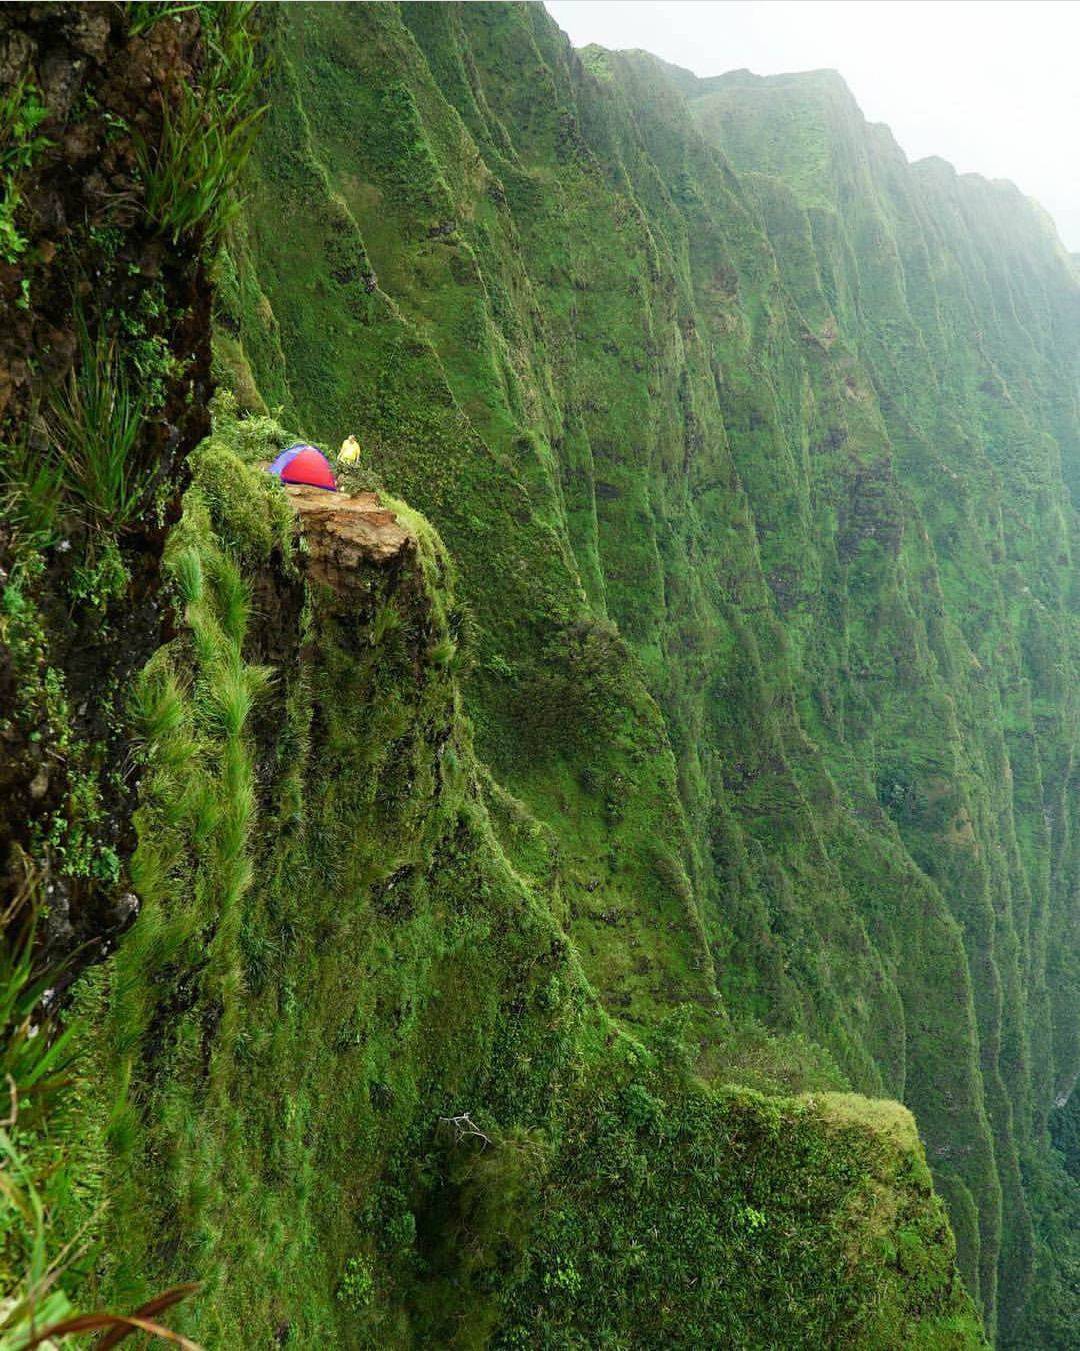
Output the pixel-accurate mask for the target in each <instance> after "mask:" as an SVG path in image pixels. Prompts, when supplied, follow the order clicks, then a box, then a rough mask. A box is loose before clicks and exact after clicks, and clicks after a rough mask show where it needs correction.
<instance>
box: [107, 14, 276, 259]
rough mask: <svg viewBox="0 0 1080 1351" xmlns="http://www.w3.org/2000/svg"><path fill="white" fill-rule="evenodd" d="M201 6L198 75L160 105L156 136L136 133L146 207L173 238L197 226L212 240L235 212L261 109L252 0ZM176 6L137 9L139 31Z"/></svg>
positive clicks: (163, 231)
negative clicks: (152, 11) (202, 45)
mask: <svg viewBox="0 0 1080 1351" xmlns="http://www.w3.org/2000/svg"><path fill="white" fill-rule="evenodd" d="M198 9H199V12H200V17H201V19H202V23H203V35H204V40H205V42H206V45H207V64H206V69H205V70H204V72H203V75H202V78H201V79H200V81H199V82H198V83H197V84H195V85H190V86H189V85H183V86H181V90H180V94H179V97H178V101H177V104H176V106H175V107H173V106H170V105H168V104H165V105H163V107H162V120H161V133H160V138H159V140H158V141H157V143H156V144H154V145H150V144H149V143H148V142H147V141H146V139H145V138H143V137H141V136H137V137H136V151H137V154H138V158H139V167H140V170H141V173H142V178H143V188H144V194H145V205H146V211H147V213H148V215H149V216H150V218H151V219H152V220H153V221H154V222H155V223H156V225H157V227H158V229H160V230H161V231H162V233H164V234H167V235H169V236H170V238H171V239H172V241H173V243H174V244H175V243H177V242H178V240H179V239H180V237H181V236H182V235H186V234H191V233H194V232H196V231H199V232H201V233H202V235H203V237H204V238H205V239H206V240H207V241H208V242H210V243H212V242H213V241H214V240H216V239H217V238H218V236H219V235H220V234H221V232H222V231H223V230H224V229H225V227H226V226H227V225H228V224H229V222H230V221H231V220H232V219H233V218H234V216H235V215H236V213H237V211H238V210H239V207H240V200H239V197H238V185H239V180H240V174H241V172H242V170H243V167H244V162H245V160H246V159H247V156H248V154H249V152H250V150H251V146H252V144H253V142H254V139H255V134H256V131H257V129H258V123H259V121H260V119H261V117H262V115H263V113H264V112H265V109H264V108H260V107H256V106H255V97H256V92H257V88H258V84H259V81H260V79H261V77H262V70H261V68H260V62H259V56H258V54H257V50H256V47H255V44H254V43H253V41H252V34H251V30H252V23H253V15H254V12H255V6H254V4H249V3H246V2H245V3H237V4H229V5H200V6H198ZM176 12H178V10H177V7H175V6H166V7H165V8H164V10H162V11H159V13H158V14H157V15H156V16H155V15H149V14H147V13H145V12H139V13H136V14H134V15H133V16H132V23H133V25H135V26H137V27H136V31H138V27H145V26H147V24H148V23H150V22H155V21H160V20H161V19H162V18H167V17H168V16H169V15H170V14H172V13H176Z"/></svg>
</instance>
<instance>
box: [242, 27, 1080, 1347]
mask: <svg viewBox="0 0 1080 1351" xmlns="http://www.w3.org/2000/svg"><path fill="white" fill-rule="evenodd" d="M279 20H280V32H279V35H278V40H279V46H280V64H279V68H278V72H277V75H276V77H275V89H274V99H273V106H272V108H271V111H270V114H269V118H268V124H267V129H266V132H265V134H264V135H263V137H262V139H261V142H260V146H259V148H258V150H257V154H256V158H257V167H256V173H255V176H254V182H253V197H252V202H251V205H250V208H249V210H248V211H247V213H246V216H245V220H244V223H243V230H242V237H241V238H239V239H238V240H237V241H236V242H234V245H233V247H232V251H231V259H230V269H227V274H226V275H225V276H224V277H223V305H222V316H221V317H222V323H223V327H224V329H225V331H226V333H227V334H228V335H229V336H230V339H231V347H230V350H231V351H232V353H233V357H234V360H241V359H242V358H241V357H240V353H241V351H242V353H243V354H244V355H245V356H246V359H247V360H248V361H250V363H251V370H252V371H253V372H254V375H255V382H256V383H257V385H258V387H259V389H260V390H261V391H262V394H263V396H264V397H265V398H266V400H267V401H268V402H269V403H271V404H274V403H282V404H283V405H284V406H285V407H286V409H287V411H288V416H289V417H290V419H291V420H293V421H294V422H296V423H297V424H298V425H302V426H303V427H304V429H305V431H306V432H307V433H308V434H309V435H315V436H322V437H324V438H325V439H326V440H327V441H328V442H331V443H333V442H335V441H336V440H337V439H338V438H340V436H341V435H343V434H344V433H345V431H347V430H355V431H356V432H357V433H358V434H359V436H360V440H361V442H362V444H364V446H365V447H366V449H367V454H368V460H369V463H370V465H371V467H372V472H373V473H374V475H375V476H377V477H380V478H381V479H382V481H384V482H385V483H386V485H387V486H389V487H390V488H391V489H392V491H394V492H395V493H399V494H401V495H402V496H405V497H407V498H408V499H409V500H410V501H411V502H413V503H414V504H415V505H416V506H418V507H419V508H420V509H422V510H423V511H424V512H425V513H426V514H427V515H428V516H429V517H430V518H431V519H432V520H433V521H434V523H435V524H436V525H437V527H438V529H439V531H440V533H441V535H442V537H443V538H444V539H445V541H446V543H447V546H448V547H449V549H450V551H451V553H452V554H453V556H454V557H455V559H456V560H457V561H458V563H459V565H460V571H461V582H460V593H461V595H462V596H463V598H464V600H465V602H466V604H467V606H468V607H469V610H470V612H471V615H472V618H473V623H474V626H475V638H474V651H475V654H476V660H475V665H474V668H473V669H472V670H471V671H470V672H469V674H468V676H467V679H466V682H465V696H466V703H467V706H468V708H469V710H470V713H471V715H472V717H473V719H474V721H475V725H476V736H477V745H478V749H479V751H480V754H481V756H482V757H483V759H484V760H485V762H486V763H487V764H488V765H489V766H490V767H491V770H492V772H493V774H494V775H495V778H496V779H497V780H498V781H499V782H500V783H501V784H503V785H505V787H506V788H508V789H509V790H510V791H511V792H512V793H513V794H514V795H515V796H516V797H518V798H519V799H520V800H521V801H522V802H523V803H524V804H525V806H526V808H527V810H528V811H529V812H530V813H531V814H532V815H533V816H535V817H536V818H537V819H538V820H539V821H540V822H542V823H543V828H544V829H545V830H546V831H550V832H552V834H553V836H554V838H555V839H556V840H557V843H558V851H559V862H560V868H561V870H562V876H563V879H564V883H563V887H562V890H561V893H560V896H561V899H560V901H559V902H558V910H557V919H558V920H559V922H560V923H563V924H565V926H566V927H567V929H568V932H569V933H570V935H571V936H572V938H573V941H574V943H575V946H576V948H577V949H578V951H579V952H580V954H581V960H582V964H583V967H584V971H585V973H586V975H587V977H588V979H589V980H590V981H591V982H592V984H593V985H594V986H595V987H596V989H597V990H598V991H599V993H600V996H601V998H602V1000H603V1001H604V1004H605V1006H606V1008H607V1010H608V1012H609V1013H610V1014H611V1015H613V1016H615V1017H617V1018H619V1019H620V1020H622V1021H623V1022H624V1024H625V1025H626V1026H628V1027H630V1028H632V1029H633V1030H634V1034H635V1035H636V1036H639V1037H644V1038H646V1039H647V1038H648V1036H649V1035H650V1029H651V1028H654V1027H655V1026H656V1025H657V1024H658V1023H661V1022H662V1021H663V1019H664V1017H665V1010H666V1009H669V1008H671V1007H673V1006H682V1007H684V1008H685V1007H686V1006H687V1005H688V1004H689V1005H690V1006H691V1007H692V1008H693V1009H694V1010H695V1012H694V1016H693V1018H692V1020H691V1024H690V1029H689V1034H690V1035H691V1036H692V1038H693V1039H694V1043H695V1045H696V1046H697V1048H698V1067H699V1069H700V1070H701V1071H702V1072H704V1073H705V1074H707V1075H709V1076H711V1077H713V1078H715V1079H716V1080H717V1081H721V1082H722V1081H725V1080H732V1079H736V1080H739V1079H741V1080H743V1081H750V1082H755V1083H758V1084H760V1085H761V1086H763V1087H768V1086H769V1085H770V1084H774V1085H775V1084H777V1083H785V1084H787V1085H788V1086H789V1087H792V1088H796V1089H797V1088H802V1087H810V1086H832V1087H839V1086H847V1087H850V1088H853V1089H855V1090H857V1091H860V1092H865V1093H869V1094H872V1095H882V1094H885V1095H892V1096H896V1097H898V1098H901V1099H902V1100H903V1101H904V1102H905V1103H907V1104H908V1105H909V1106H910V1107H911V1109H912V1110H913V1112H914V1114H915V1117H916V1121H917V1123H918V1127H919V1130H920V1133H921V1135H922V1138H923V1140H924V1141H925V1144H926V1148H927V1153H928V1157H929V1161H930V1164H931V1167H932V1169H933V1170H934V1175H935V1179H936V1182H937V1185H938V1186H939V1187H940V1188H941V1190H942V1192H943V1194H944V1195H945V1197H946V1198H947V1201H948V1205H949V1210H950V1216H951V1219H952V1223H953V1226H954V1228H955V1230H956V1233H957V1237H958V1242H959V1247H960V1257H961V1263H962V1268H963V1271H964V1274H965V1278H966V1280H967V1283H968V1285H969V1288H970V1289H971V1290H972V1291H973V1293H975V1294H976V1295H977V1297H978V1299H979V1301H980V1303H981V1305H982V1308H983V1310H984V1313H985V1315H986V1318H987V1322H988V1326H990V1327H991V1329H992V1328H993V1327H994V1326H995V1323H996V1322H997V1320H998V1313H999V1310H1000V1326H1001V1333H1002V1337H1003V1339H1005V1340H1008V1339H1009V1338H1018V1339H1022V1338H1025V1337H1026V1338H1027V1339H1028V1342H1027V1344H1031V1338H1032V1336H1041V1335H1046V1336H1050V1335H1051V1334H1050V1333H1049V1332H1046V1331H1045V1329H1044V1330H1042V1331H1038V1330H1036V1331H1034V1332H1033V1330H1032V1329H1031V1328H1030V1327H1027V1328H1026V1330H1025V1324H1024V1322H1023V1319H1024V1313H1023V1310H1024V1307H1025V1301H1026V1300H1027V1298H1028V1292H1029V1289H1030V1285H1031V1280H1032V1273H1033V1270H1034V1262H1035V1255H1036V1245H1035V1238H1034V1234H1033V1228H1032V1219H1031V1213H1032V1205H1033V1204H1035V1208H1036V1212H1038V1210H1039V1206H1040V1205H1042V1204H1043V1203H1044V1202H1046V1201H1047V1197H1046V1196H1045V1194H1044V1193H1045V1188H1044V1187H1043V1186H1042V1184H1041V1183H1038V1182H1037V1181H1031V1179H1035V1178H1036V1176H1043V1173H1042V1171H1041V1170H1042V1163H1041V1162H1040V1161H1041V1160H1046V1159H1047V1158H1048V1157H1049V1155H1048V1153H1047V1150H1048V1140H1047V1118H1048V1114H1049V1112H1050V1110H1051V1107H1052V1104H1053V1102H1054V1100H1055V1097H1061V1096H1067V1094H1068V1092H1069V1091H1070V1089H1071V1086H1072V1083H1073V1081H1074V1079H1075V1075H1076V1072H1077V1050H1078V1048H1077V1045H1076V1026H1077V1018H1076V989H1077V981H1076V969H1075V966H1076V942H1075V937H1076V936H1075V918H1074V916H1075V901H1076V897H1075V889H1076V871H1077V869H1076V853H1075V848H1076V846H1075V839H1076V820H1075V813H1076V800H1077V798H1076V793H1075V786H1076V785H1075V777H1074V775H1075V770H1074V750H1075V744H1076V731H1077V723H1076V707H1075V694H1074V688H1075V681H1074V669H1075V668H1074V662H1075V649H1076V632H1077V629H1076V611H1075V596H1074V588H1075V582H1074V566H1073V552H1072V551H1073V548H1074V542H1075V534H1076V514H1075V507H1074V505H1073V504H1072V502H1071V501H1070V497H1069V491H1068V488H1069V485H1070V484H1071V485H1072V486H1073V487H1075V486H1076V478H1077V472H1078V471H1077V466H1078V462H1080V456H1078V454H1077V445H1076V436H1077V405H1076V399H1077V349H1078V305H1080V299H1078V291H1077V285H1076V280H1075V273H1074V271H1073V269H1072V268H1071V265H1070V263H1069V260H1068V259H1067V256H1066V255H1064V254H1063V252H1062V251H1061V249H1060V247H1059V246H1058V244H1057V243H1056V241H1055V239H1054V238H1053V235H1052V232H1051V231H1050V230H1049V229H1048V227H1047V225H1046V222H1045V220H1044V218H1042V217H1041V216H1040V215H1039V213H1038V212H1037V210H1036V209H1035V208H1033V207H1032V206H1031V205H1030V204H1028V203H1026V202H1025V201H1024V200H1023V199H1022V198H1020V197H1019V195H1018V194H1016V193H1015V191H1014V190H1012V189H1010V188H1008V187H1005V186H1001V185H993V184H985V183H983V182H981V181H978V180H976V181H972V180H970V179H967V178H957V177H956V176H955V175H953V174H952V173H951V171H950V170H948V169H947V168H946V167H945V166H943V165H941V164H939V163H937V162H927V163H924V164H921V165H916V166H908V165H907V164H906V163H905V162H904V160H903V158H902V156H901V155H900V154H899V152H898V151H897V150H896V148H895V146H894V145H893V143H892V142H891V140H890V139H889V137H888V135H887V133H885V132H884V131H883V130H882V129H880V128H874V127H868V126H867V125H866V124H865V123H864V122H863V120H862V118H861V117H860V115H859V114H858V111H857V109H855V107H854V105H853V104H852V102H851V100H850V96H849V95H848V94H847V93H846V91H845V90H844V89H843V86H842V85H841V84H840V82H839V81H838V80H836V78H835V77H833V76H829V75H814V76H807V77H792V78H790V79H784V80H775V81H763V82H762V81H755V80H753V79H752V78H751V77H748V76H744V75H734V76H729V77H724V78H723V79H721V80H718V81H708V82H696V81H695V80H694V79H693V78H692V77H690V76H688V75H686V74H685V73H684V72H675V71H672V70H671V69H669V68H666V67H664V66H662V65H661V64H660V63H658V62H656V61H654V60H652V59H651V58H648V57H645V56H641V55H623V56H612V55H610V54H606V53H603V52H599V51H593V50H590V51H588V52H586V53H584V54H583V55H582V56H581V57H579V56H577V55H575V54H574V53H573V52H572V51H571V50H570V48H569V46H568V44H567V42H566V40H565V38H564V37H563V36H562V35H561V34H560V33H559V32H558V30H557V29H556V28H555V27H554V25H553V24H552V23H551V22H550V20H549V19H548V18H547V16H546V15H545V14H544V12H543V11H542V10H541V9H539V8H536V7H517V6H499V5H469V6H463V7H455V6H443V5H431V6H428V5H410V6H404V7H402V8H401V9H400V10H398V9H397V8H395V7H394V6H390V5H386V6H372V7H370V8H369V7H363V6H332V7H331V6H323V7H305V6H291V7H289V8H288V9H287V10H284V11H282V12H281V13H280V15H279ZM248 383H249V384H250V381H249V382H248ZM762 1024H764V1025H767V1027H768V1028H769V1029H770V1030H771V1031H772V1032H773V1033H774V1034H776V1035H777V1036H778V1037H779V1038H780V1040H776V1041H767V1040H766V1039H765V1038H764V1037H763V1036H762V1034H761V1033H760V1031H759V1030H758V1029H759V1027H760V1025H762ZM799 1038H806V1039H809V1042H810V1043H813V1044H816V1046H818V1047H820V1048H821V1050H820V1051H819V1052H812V1051H811V1050H809V1049H808V1048H807V1046H806V1043H804V1042H803V1041H800V1040H798V1039H799ZM1024 1169H1027V1171H1028V1177H1029V1184H1028V1185H1027V1186H1026V1187H1025V1182H1024V1174H1023V1170H1024ZM1036 1218H1038V1214H1037V1216H1036ZM1040 1222H1041V1221H1040ZM1044 1274H1045V1275H1046V1276H1047V1280H1048V1281H1050V1282H1051V1283H1052V1273H1049V1272H1044ZM1048 1344H1051V1343H1048Z"/></svg>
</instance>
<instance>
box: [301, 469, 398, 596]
mask: <svg viewBox="0 0 1080 1351" xmlns="http://www.w3.org/2000/svg"><path fill="white" fill-rule="evenodd" d="M285 489H286V491H287V492H288V494H289V499H290V501H291V502H292V503H293V505H294V506H295V508H296V512H297V515H298V517H299V521H300V529H301V530H302V531H303V535H304V539H305V541H306V544H307V551H306V568H307V572H308V576H309V577H311V578H312V580H313V581H316V582H323V583H325V584H326V585H327V586H329V587H331V588H332V589H333V590H335V591H339V592H342V593H347V592H348V591H349V590H350V589H351V588H353V587H355V586H358V585H359V584H360V583H359V572H360V569H361V567H362V565H363V564H368V563H374V564H375V565H376V566H377V567H389V566H391V565H392V564H394V563H398V562H400V561H401V560H402V559H403V557H404V556H405V555H406V554H407V553H409V552H410V551H412V550H413V549H414V548H415V540H414V538H413V536H412V535H411V534H410V533H409V531H408V530H406V529H405V528H404V527H403V526H402V525H400V524H399V523H398V519H397V517H396V516H395V515H394V513H393V512H392V511H390V510H388V509H387V508H386V507H383V506H380V505H379V499H378V495H377V494H376V493H357V494H355V495H354V496H350V495H349V494H348V493H343V492H338V493H330V492H326V491H324V490H323V489H321V488H312V487H308V486H307V485H306V484H298V483H287V484H285Z"/></svg>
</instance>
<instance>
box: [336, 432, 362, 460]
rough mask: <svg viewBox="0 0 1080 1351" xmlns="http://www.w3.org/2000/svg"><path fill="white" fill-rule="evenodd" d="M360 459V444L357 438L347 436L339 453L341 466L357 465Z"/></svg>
mask: <svg viewBox="0 0 1080 1351" xmlns="http://www.w3.org/2000/svg"><path fill="white" fill-rule="evenodd" d="M359 458H360V442H359V441H358V440H357V439H356V437H355V436H347V437H346V438H345V440H344V441H342V443H341V449H340V450H339V451H338V461H339V463H341V464H355V463H356V462H357V460H359Z"/></svg>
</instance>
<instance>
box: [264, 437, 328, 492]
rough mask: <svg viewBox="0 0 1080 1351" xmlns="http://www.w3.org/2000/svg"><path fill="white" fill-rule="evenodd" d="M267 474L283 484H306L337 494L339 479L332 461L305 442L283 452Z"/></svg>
mask: <svg viewBox="0 0 1080 1351" xmlns="http://www.w3.org/2000/svg"><path fill="white" fill-rule="evenodd" d="M266 472H267V473H268V474H273V475H274V477H275V478H279V479H281V481H282V483H306V484H307V485H308V486H309V487H311V488H325V489H326V491H327V492H331V493H336V492H337V479H336V478H335V477H334V471H333V470H332V469H331V468H330V461H329V460H328V459H327V458H326V456H325V455H324V454H323V453H322V451H321V450H316V448H315V447H314V446H308V445H305V444H304V443H303V442H298V443H297V444H296V445H295V446H289V448H288V449H287V450H283V451H282V452H281V454H280V455H279V456H278V457H277V459H276V460H275V461H274V462H273V464H270V465H267V468H266Z"/></svg>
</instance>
